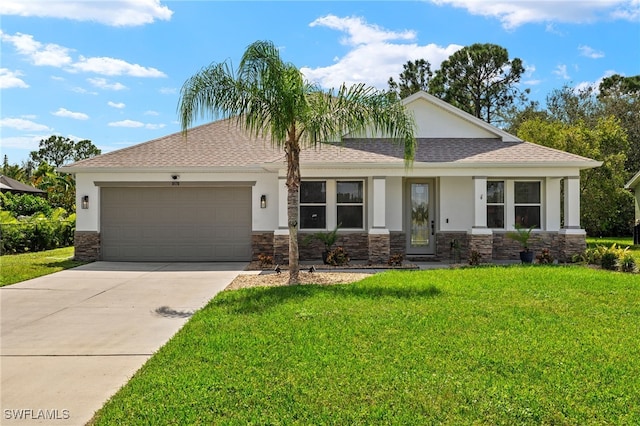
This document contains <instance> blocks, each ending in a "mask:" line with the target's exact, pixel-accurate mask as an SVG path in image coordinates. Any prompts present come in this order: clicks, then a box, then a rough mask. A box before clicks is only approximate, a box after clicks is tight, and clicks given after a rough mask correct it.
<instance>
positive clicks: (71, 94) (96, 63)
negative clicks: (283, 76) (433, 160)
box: [0, 0, 640, 163]
mask: <svg viewBox="0 0 640 426" xmlns="http://www.w3.org/2000/svg"><path fill="white" fill-rule="evenodd" d="M0 19H1V20H0V31H1V33H0V49H1V57H0V96H1V99H0V102H1V104H0V105H1V110H0V144H1V149H2V155H4V154H6V155H7V156H8V158H9V162H10V163H21V162H22V161H24V160H26V159H27V158H28V155H29V152H30V151H32V150H35V149H37V147H38V142H39V141H40V140H41V139H46V138H48V137H49V136H51V135H61V136H64V137H69V138H72V139H77V140H80V139H89V140H91V141H92V142H93V143H94V144H95V145H96V146H98V147H99V148H100V149H102V151H103V152H108V151H112V150H115V149H120V148H124V147H126V146H130V145H133V144H136V143H140V142H145V141H148V140H151V139H154V138H157V137H160V136H164V135H167V134H170V133H174V132H177V131H179V130H180V128H179V125H178V123H177V114H176V107H177V104H178V98H179V93H180V88H181V87H182V84H183V83H184V81H185V80H186V79H187V78H188V77H190V76H191V75H193V74H194V73H195V72H197V71H198V70H199V69H200V68H201V67H203V66H205V65H208V64H210V63H211V62H221V61H224V60H230V61H231V62H232V63H233V64H237V63H238V61H239V58H240V56H241V55H242V53H243V52H244V49H245V48H246V46H247V45H249V44H250V43H252V42H253V41H256V40H271V41H273V42H274V43H275V44H276V45H277V46H279V47H280V49H281V54H282V57H283V58H284V59H285V60H287V61H289V62H292V63H293V64H295V65H296V66H298V67H300V68H301V69H302V70H303V72H304V73H305V76H306V77H307V78H308V79H309V80H313V81H316V82H317V83H319V84H321V85H322V86H324V87H326V88H329V87H336V86H338V85H340V84H341V83H342V82H346V83H356V82H364V83H367V84H369V85H372V86H376V87H378V88H381V89H384V88H386V87H387V84H386V82H387V80H388V79H389V77H391V76H393V77H394V78H396V79H397V77H398V74H399V73H400V72H401V71H402V65H403V64H404V63H406V62H407V61H408V60H415V59H419V58H424V59H427V60H428V61H429V62H430V63H431V65H432V68H433V69H437V68H438V67H439V65H440V63H441V62H442V61H443V60H445V59H447V58H448V57H449V55H451V54H452V53H454V52H455V51H456V50H458V49H460V48H461V47H463V46H466V45H470V44H473V43H494V44H498V45H500V46H503V47H505V48H506V49H507V50H508V51H509V55H510V57H511V58H514V57H518V58H520V59H522V60H523V62H524V65H525V67H526V70H527V71H526V75H525V76H524V77H523V78H522V81H521V83H520V86H521V88H523V89H524V88H530V89H531V92H532V93H531V97H532V98H533V99H536V100H539V101H541V102H542V103H543V104H544V100H545V97H546V96H547V95H548V94H549V93H550V92H551V91H552V90H554V89H559V88H561V87H562V86H564V85H569V86H571V87H582V86H586V85H597V84H598V82H599V81H600V80H601V79H602V78H603V77H606V76H609V75H611V74H614V73H617V74H622V75H626V76H631V75H637V74H640V0H598V1H584V0H566V1H540V0H538V1H535V0H529V1H524V0H522V1H518V0H510V1H499V0H495V1H492V0H425V1H419V2H412V1H388V2H387V1H355V2H346V1H345V2H343V1H330V2H320V1H261V2H249V1H235V2H224V1H161V0H127V1H117V0H112V1H108V2H101V1H91V0H85V1H71V0H69V1H64V0H60V1H58V0H46V1H40V0H2V2H1V3H0Z"/></svg>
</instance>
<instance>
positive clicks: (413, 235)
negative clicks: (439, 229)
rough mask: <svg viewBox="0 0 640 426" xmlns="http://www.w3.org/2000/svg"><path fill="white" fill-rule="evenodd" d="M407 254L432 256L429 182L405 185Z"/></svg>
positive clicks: (433, 237)
mask: <svg viewBox="0 0 640 426" xmlns="http://www.w3.org/2000/svg"><path fill="white" fill-rule="evenodd" d="M405 211H406V212H407V214H406V222H405V223H406V224H407V253H408V254H433V252H434V250H433V248H434V247H435V217H434V215H433V185H432V182H430V181H410V182H408V183H407V205H406V209H405Z"/></svg>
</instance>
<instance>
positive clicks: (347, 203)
mask: <svg viewBox="0 0 640 426" xmlns="http://www.w3.org/2000/svg"><path fill="white" fill-rule="evenodd" d="M336 221H337V224H338V225H340V227H341V228H347V229H362V228H364V182H363V181H361V180H351V181H340V180H339V181H338V182H337V183H336Z"/></svg>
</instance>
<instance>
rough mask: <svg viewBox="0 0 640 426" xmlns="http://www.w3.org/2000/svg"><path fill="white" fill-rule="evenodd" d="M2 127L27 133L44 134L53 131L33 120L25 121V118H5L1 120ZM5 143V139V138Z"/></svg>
mask: <svg viewBox="0 0 640 426" xmlns="http://www.w3.org/2000/svg"><path fill="white" fill-rule="evenodd" d="M0 127H7V128H10V129H16V130H22V131H27V132H43V131H46V130H51V129H50V128H49V127H48V126H45V125H44V124H38V123H35V122H33V121H31V120H25V119H24V118H3V119H0ZM3 142H4V138H3Z"/></svg>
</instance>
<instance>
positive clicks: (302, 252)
mask: <svg viewBox="0 0 640 426" xmlns="http://www.w3.org/2000/svg"><path fill="white" fill-rule="evenodd" d="M310 234H311V233H309V232H300V233H299V234H298V253H299V256H300V260H301V261H308V260H316V261H318V260H319V261H322V252H323V251H324V244H323V243H322V242H320V241H318V240H311V241H309V242H307V243H305V241H304V240H305V238H307V236H308V235H310ZM334 247H344V249H345V250H346V251H347V253H348V254H349V257H350V258H351V259H352V260H368V259H369V233H368V232H347V233H340V234H338V240H337V241H336V244H335V246H334ZM257 248H259V247H258V246H257V245H255V244H254V246H253V250H254V253H253V255H252V258H257V256H258V254H259V253H257V254H256V253H255V250H256V249H257ZM273 249H274V256H273V257H274V262H276V263H279V264H286V263H287V262H289V236H288V235H275V236H274V239H273ZM387 260H388V257H387ZM385 262H386V260H385Z"/></svg>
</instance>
